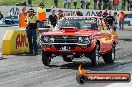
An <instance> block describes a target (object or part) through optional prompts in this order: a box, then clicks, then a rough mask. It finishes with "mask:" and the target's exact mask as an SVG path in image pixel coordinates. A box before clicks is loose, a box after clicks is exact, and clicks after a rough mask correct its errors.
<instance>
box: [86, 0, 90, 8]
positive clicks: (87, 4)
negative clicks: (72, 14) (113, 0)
mask: <svg viewBox="0 0 132 87" xmlns="http://www.w3.org/2000/svg"><path fill="white" fill-rule="evenodd" d="M85 5H86V9H89V5H90V0H85Z"/></svg>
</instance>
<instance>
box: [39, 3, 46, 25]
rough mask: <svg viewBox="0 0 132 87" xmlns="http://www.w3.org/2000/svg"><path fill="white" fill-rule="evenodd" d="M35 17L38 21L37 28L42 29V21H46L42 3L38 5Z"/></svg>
mask: <svg viewBox="0 0 132 87" xmlns="http://www.w3.org/2000/svg"><path fill="white" fill-rule="evenodd" d="M37 15H38V20H39V28H44V21H46V20H47V18H46V8H45V6H44V3H42V2H41V3H40V4H39V7H38V9H37Z"/></svg>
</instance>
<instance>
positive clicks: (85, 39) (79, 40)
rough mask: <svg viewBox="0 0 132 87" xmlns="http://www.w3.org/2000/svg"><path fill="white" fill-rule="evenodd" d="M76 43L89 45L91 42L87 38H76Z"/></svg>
mask: <svg viewBox="0 0 132 87" xmlns="http://www.w3.org/2000/svg"><path fill="white" fill-rule="evenodd" d="M78 43H85V44H89V43H91V40H90V38H89V37H88V36H84V37H78Z"/></svg>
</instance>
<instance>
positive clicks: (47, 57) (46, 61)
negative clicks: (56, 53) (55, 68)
mask: <svg viewBox="0 0 132 87" xmlns="http://www.w3.org/2000/svg"><path fill="white" fill-rule="evenodd" d="M51 57H52V54H51V53H49V52H45V51H42V62H43V64H44V65H45V66H49V64H50V62H51Z"/></svg>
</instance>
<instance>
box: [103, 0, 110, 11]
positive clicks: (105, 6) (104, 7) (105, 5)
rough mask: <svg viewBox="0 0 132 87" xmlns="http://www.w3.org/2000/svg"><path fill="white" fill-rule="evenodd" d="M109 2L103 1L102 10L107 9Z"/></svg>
mask: <svg viewBox="0 0 132 87" xmlns="http://www.w3.org/2000/svg"><path fill="white" fill-rule="evenodd" d="M108 2H109V0H103V10H104V9H107V8H108Z"/></svg>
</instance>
